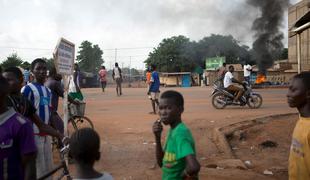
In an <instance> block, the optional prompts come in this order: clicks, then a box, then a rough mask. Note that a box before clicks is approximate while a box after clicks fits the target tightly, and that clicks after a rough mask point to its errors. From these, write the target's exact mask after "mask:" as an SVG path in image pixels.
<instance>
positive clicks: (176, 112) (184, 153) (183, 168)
mask: <svg viewBox="0 0 310 180" xmlns="http://www.w3.org/2000/svg"><path fill="white" fill-rule="evenodd" d="M183 111H184V99H183V96H182V95H181V94H180V93H179V92H176V91H166V92H164V93H163V94H162V95H161V97H160V101H159V116H160V121H156V122H155V123H154V125H153V133H154V135H155V141H156V158H157V163H158V165H159V166H160V167H161V168H162V171H163V174H162V179H163V180H179V179H198V172H199V170H200V164H199V162H198V161H197V159H196V150H195V141H194V139H193V137H192V134H191V132H190V130H189V129H188V128H187V127H186V125H185V124H184V123H182V118H181V115H182V113H183ZM161 123H163V124H164V125H169V126H170V130H169V131H168V134H167V138H166V143H165V145H164V149H163V148H162V145H161V134H162V131H163V126H162V125H161Z"/></svg>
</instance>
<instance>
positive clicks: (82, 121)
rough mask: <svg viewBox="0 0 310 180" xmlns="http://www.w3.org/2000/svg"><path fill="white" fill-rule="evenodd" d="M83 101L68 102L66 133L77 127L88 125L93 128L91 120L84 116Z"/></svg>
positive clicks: (84, 104)
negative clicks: (77, 102) (76, 102)
mask: <svg viewBox="0 0 310 180" xmlns="http://www.w3.org/2000/svg"><path fill="white" fill-rule="evenodd" d="M85 106H86V103H85V102H79V104H72V103H70V104H68V111H69V121H68V128H67V131H68V135H69V134H70V132H74V131H76V130H78V129H81V128H84V127H89V128H92V129H94V125H93V123H92V121H91V120H90V119H89V118H88V117H86V116H84V113H85Z"/></svg>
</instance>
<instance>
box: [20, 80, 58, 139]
mask: <svg viewBox="0 0 310 180" xmlns="http://www.w3.org/2000/svg"><path fill="white" fill-rule="evenodd" d="M21 91H22V94H23V96H24V97H26V98H27V99H28V100H29V101H30V102H31V103H32V105H33V106H34V107H35V109H36V114H37V115H38V116H39V117H40V119H41V120H42V121H43V122H44V123H45V124H48V123H49V120H50V116H51V110H52V109H51V106H52V105H51V103H52V93H51V90H50V89H48V88H47V87H46V86H44V85H41V84H39V83H29V84H27V85H26V86H24V87H23V88H22V90H21ZM34 132H35V133H38V129H37V128H36V126H35V127H34Z"/></svg>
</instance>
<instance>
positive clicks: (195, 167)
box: [183, 154, 200, 180]
mask: <svg viewBox="0 0 310 180" xmlns="http://www.w3.org/2000/svg"><path fill="white" fill-rule="evenodd" d="M185 161H186V167H185V170H184V172H183V177H184V179H186V180H190V179H192V180H194V179H197V178H198V173H199V171H200V164H199V162H198V161H197V159H196V156H195V155H193V154H191V155H188V156H186V157H185Z"/></svg>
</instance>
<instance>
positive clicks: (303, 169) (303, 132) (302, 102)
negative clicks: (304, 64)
mask: <svg viewBox="0 0 310 180" xmlns="http://www.w3.org/2000/svg"><path fill="white" fill-rule="evenodd" d="M287 102H288V104H289V106H290V107H292V108H297V110H298V112H299V120H298V121H297V123H296V126H295V128H294V132H293V138H292V144H291V149H290V157H289V167H288V171H289V179H290V180H299V179H300V180H301V179H310V145H309V144H310V72H302V73H300V74H297V75H296V76H294V77H293V79H292V81H291V83H290V86H289V89H288V93H287Z"/></svg>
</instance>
